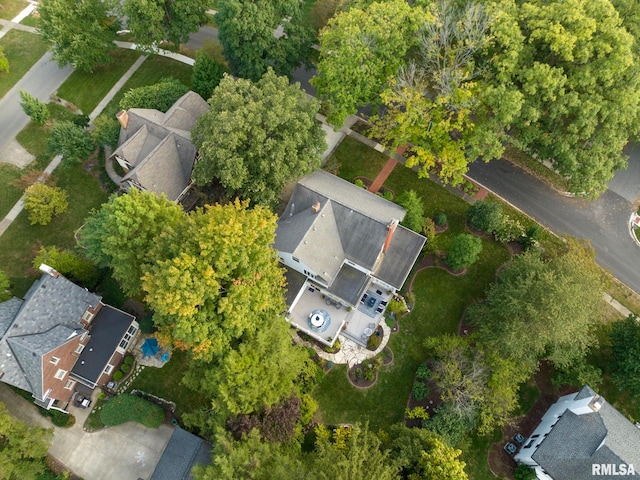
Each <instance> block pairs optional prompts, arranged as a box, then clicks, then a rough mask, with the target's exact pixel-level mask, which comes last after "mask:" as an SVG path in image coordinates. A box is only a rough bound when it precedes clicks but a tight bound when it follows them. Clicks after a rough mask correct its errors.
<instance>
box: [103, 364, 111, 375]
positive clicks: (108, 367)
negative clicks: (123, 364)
mask: <svg viewBox="0 0 640 480" xmlns="http://www.w3.org/2000/svg"><path fill="white" fill-rule="evenodd" d="M111 372H113V365H107V368H105V369H104V373H106V374H107V375H109V374H110V373H111Z"/></svg>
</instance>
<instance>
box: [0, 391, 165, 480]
mask: <svg viewBox="0 0 640 480" xmlns="http://www.w3.org/2000/svg"><path fill="white" fill-rule="evenodd" d="M0 402H4V403H5V404H6V405H7V408H8V409H9V411H10V412H11V414H12V415H13V416H15V417H17V418H20V419H22V420H24V421H26V422H28V423H31V424H34V425H39V426H42V427H47V428H49V427H51V426H52V425H51V422H49V420H48V419H46V418H45V417H42V416H41V415H40V414H39V413H38V412H37V408H36V407H35V405H32V404H31V403H29V402H28V401H26V400H25V399H23V398H22V397H20V396H18V395H16V394H15V393H14V392H13V390H11V389H10V388H9V387H7V385H5V384H3V383H0ZM72 413H74V414H75V413H78V415H77V420H78V421H77V423H76V424H75V425H74V426H73V427H71V428H57V427H54V428H55V433H54V437H53V440H52V441H51V447H50V448H49V454H50V455H51V456H53V457H55V458H56V459H57V460H59V461H60V462H62V463H63V464H64V465H65V466H66V467H67V468H69V469H70V470H71V471H73V472H74V473H75V474H76V475H79V476H81V477H83V478H85V479H86V480H98V479H99V480H137V479H138V478H144V479H148V478H150V477H151V474H152V473H153V470H154V469H155V467H156V464H157V463H158V460H159V459H160V456H161V455H162V452H163V450H164V447H166V445H167V443H168V442H169V438H170V437H171V434H172V433H173V427H169V426H167V425H161V426H160V428H157V429H152V428H146V427H143V426H142V425H138V424H137V423H133V422H128V423H125V424H123V425H119V426H117V427H110V428H105V429H103V430H100V431H98V432H93V433H87V432H85V431H84V430H83V429H82V424H83V423H84V418H83V417H86V414H88V409H87V410H77V409H74V411H73V412H72Z"/></svg>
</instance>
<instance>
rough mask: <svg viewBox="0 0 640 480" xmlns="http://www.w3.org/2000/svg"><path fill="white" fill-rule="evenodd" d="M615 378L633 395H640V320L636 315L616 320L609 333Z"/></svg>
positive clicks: (620, 385) (622, 387)
mask: <svg viewBox="0 0 640 480" xmlns="http://www.w3.org/2000/svg"><path fill="white" fill-rule="evenodd" d="M609 337H610V339H611V351H612V353H613V368H614V378H615V381H616V383H617V384H618V386H619V387H620V388H621V389H623V390H627V391H628V392H629V393H630V394H631V395H634V396H637V395H640V322H639V321H638V317H637V316H636V315H629V316H628V317H627V318H626V319H624V320H620V321H618V322H615V323H614V324H613V325H612V327H611V332H610V334H609Z"/></svg>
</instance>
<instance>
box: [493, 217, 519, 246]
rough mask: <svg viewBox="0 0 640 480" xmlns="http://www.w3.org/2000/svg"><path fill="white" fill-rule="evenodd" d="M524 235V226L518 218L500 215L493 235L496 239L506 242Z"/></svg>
mask: <svg viewBox="0 0 640 480" xmlns="http://www.w3.org/2000/svg"><path fill="white" fill-rule="evenodd" d="M523 236H524V227H523V226H522V224H521V223H520V222H519V221H518V220H514V219H512V218H509V216H507V215H503V216H502V222H501V223H500V225H499V226H498V228H496V231H495V234H494V237H495V239H496V240H497V241H499V242H503V243H508V242H513V241H515V240H519V239H520V238H522V237H523Z"/></svg>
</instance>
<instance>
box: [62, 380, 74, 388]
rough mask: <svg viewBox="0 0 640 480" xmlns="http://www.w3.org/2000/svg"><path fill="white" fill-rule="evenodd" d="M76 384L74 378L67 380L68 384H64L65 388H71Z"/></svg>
mask: <svg viewBox="0 0 640 480" xmlns="http://www.w3.org/2000/svg"><path fill="white" fill-rule="evenodd" d="M75 384H76V382H74V381H73V380H67V384H66V385H65V386H64V388H65V390H71V389H72V388H73V386H74V385H75Z"/></svg>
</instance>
